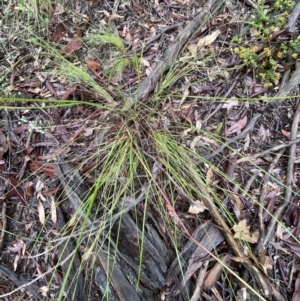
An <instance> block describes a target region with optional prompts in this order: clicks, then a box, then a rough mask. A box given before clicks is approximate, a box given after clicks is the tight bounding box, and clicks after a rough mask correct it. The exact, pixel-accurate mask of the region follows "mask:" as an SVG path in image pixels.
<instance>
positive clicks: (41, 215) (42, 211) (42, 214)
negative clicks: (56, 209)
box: [38, 200, 45, 225]
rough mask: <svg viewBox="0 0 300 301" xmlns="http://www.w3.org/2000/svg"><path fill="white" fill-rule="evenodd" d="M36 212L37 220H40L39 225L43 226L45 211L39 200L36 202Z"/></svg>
mask: <svg viewBox="0 0 300 301" xmlns="http://www.w3.org/2000/svg"><path fill="white" fill-rule="evenodd" d="M38 212H39V220H40V222H41V224H42V225H44V223H45V209H44V206H43V204H42V202H41V201H40V200H39V201H38Z"/></svg>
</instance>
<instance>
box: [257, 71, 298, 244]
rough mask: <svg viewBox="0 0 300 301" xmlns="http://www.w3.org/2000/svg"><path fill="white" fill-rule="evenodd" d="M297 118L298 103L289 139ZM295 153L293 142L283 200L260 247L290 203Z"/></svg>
mask: <svg viewBox="0 0 300 301" xmlns="http://www.w3.org/2000/svg"><path fill="white" fill-rule="evenodd" d="M299 70H300V69H299ZM299 120H300V103H298V106H297V109H296V112H295V115H294V120H293V124H292V128H291V140H295V139H296V137H297V132H298V123H299ZM295 153H296V144H295V143H294V144H292V145H291V146H290V151H289V160H288V165H287V175H286V183H285V195H284V201H283V202H282V203H281V205H280V206H279V207H278V208H277V210H276V211H275V213H274V216H273V218H272V219H271V221H270V222H269V224H268V230H267V233H266V236H265V238H264V241H263V244H262V246H261V248H263V247H264V246H265V245H266V244H267V243H268V242H269V240H270V238H271V235H272V234H273V232H274V228H275V225H276V223H277V222H278V220H279V219H280V218H281V216H282V214H283V211H284V209H285V208H286V207H287V206H288V204H289V203H290V199H291V196H292V189H291V185H292V179H293V175H294V161H295Z"/></svg>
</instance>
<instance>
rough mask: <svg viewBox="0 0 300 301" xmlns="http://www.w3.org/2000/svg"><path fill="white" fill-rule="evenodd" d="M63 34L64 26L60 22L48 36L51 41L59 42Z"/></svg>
mask: <svg viewBox="0 0 300 301" xmlns="http://www.w3.org/2000/svg"><path fill="white" fill-rule="evenodd" d="M64 35H65V27H64V25H63V24H62V23H59V24H57V25H56V27H55V29H54V32H53V35H52V37H51V38H50V40H51V41H52V42H55V43H59V42H60V41H61V40H62V39H63V37H64Z"/></svg>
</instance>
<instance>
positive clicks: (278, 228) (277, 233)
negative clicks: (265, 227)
mask: <svg viewBox="0 0 300 301" xmlns="http://www.w3.org/2000/svg"><path fill="white" fill-rule="evenodd" d="M276 238H278V239H280V240H281V239H282V238H283V231H282V227H281V225H280V224H279V223H278V224H277V229H276Z"/></svg>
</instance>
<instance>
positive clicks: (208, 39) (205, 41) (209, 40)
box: [197, 29, 221, 47]
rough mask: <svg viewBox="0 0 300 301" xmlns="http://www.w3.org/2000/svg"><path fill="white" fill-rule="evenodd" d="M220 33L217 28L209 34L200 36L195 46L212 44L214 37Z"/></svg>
mask: <svg viewBox="0 0 300 301" xmlns="http://www.w3.org/2000/svg"><path fill="white" fill-rule="evenodd" d="M220 33H221V31H220V30H219V29H217V30H215V31H213V32H212V33H211V34H210V35H208V36H206V37H204V38H201V39H200V40H199V41H198V43H197V47H202V46H207V45H210V44H212V43H213V42H214V41H215V40H216V38H217V37H218V36H219V34H220Z"/></svg>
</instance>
